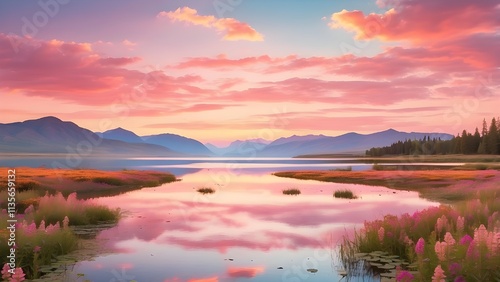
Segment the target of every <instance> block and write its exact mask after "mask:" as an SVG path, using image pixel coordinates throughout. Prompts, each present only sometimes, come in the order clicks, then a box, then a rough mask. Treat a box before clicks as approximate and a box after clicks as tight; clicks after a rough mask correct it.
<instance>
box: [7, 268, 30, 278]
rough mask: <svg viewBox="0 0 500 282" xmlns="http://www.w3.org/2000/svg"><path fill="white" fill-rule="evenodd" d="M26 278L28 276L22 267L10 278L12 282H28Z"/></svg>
mask: <svg viewBox="0 0 500 282" xmlns="http://www.w3.org/2000/svg"><path fill="white" fill-rule="evenodd" d="M24 276H26V274H24V272H23V269H22V268H20V267H17V268H16V269H15V270H14V274H13V275H12V277H11V278H10V282H21V281H24V280H26V279H25V278H24Z"/></svg>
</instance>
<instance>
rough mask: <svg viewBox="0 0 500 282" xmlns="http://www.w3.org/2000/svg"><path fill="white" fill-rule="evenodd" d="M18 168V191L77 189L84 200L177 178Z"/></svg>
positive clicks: (153, 173) (161, 174)
mask: <svg viewBox="0 0 500 282" xmlns="http://www.w3.org/2000/svg"><path fill="white" fill-rule="evenodd" d="M8 169H9V168H5V167H2V168H0V171H5V172H6V171H7V170H8ZM15 170H16V189H17V191H18V192H23V191H30V190H33V191H42V192H43V193H45V191H49V192H52V193H53V192H61V193H63V194H64V195H68V194H70V193H73V192H76V193H77V194H78V197H79V198H83V199H86V198H94V197H100V196H113V195H118V194H122V193H125V192H127V191H132V190H136V189H140V188H143V187H155V186H159V185H161V184H164V183H169V182H173V181H176V180H177V179H176V177H175V176H174V175H173V174H170V173H165V172H157V171H143V170H120V171H103V170H96V169H51V168H30V167H18V168H16V169H15ZM0 187H7V184H6V180H5V178H2V180H0Z"/></svg>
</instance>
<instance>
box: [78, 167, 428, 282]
mask: <svg viewBox="0 0 500 282" xmlns="http://www.w3.org/2000/svg"><path fill="white" fill-rule="evenodd" d="M199 187H211V188H214V189H215V190H216V192H215V193H214V194H207V195H202V194H200V193H198V192H196V189H197V188H199ZM290 187H294V188H298V189H300V190H301V192H302V194H301V195H299V196H286V195H283V194H282V190H283V189H287V188H290ZM342 188H349V189H351V190H352V191H353V192H354V193H355V194H357V195H358V196H359V197H360V198H359V199H356V200H346V199H336V198H334V197H333V196H332V194H333V191H334V190H336V189H342ZM393 192H394V191H393V190H389V189H385V188H381V187H371V186H363V185H350V184H334V183H322V182H316V181H301V180H296V179H288V178H279V177H275V176H272V175H270V174H269V173H256V172H255V171H250V172H248V171H246V170H244V169H239V170H230V169H229V170H228V169H227V168H220V167H218V166H217V165H214V167H212V168H210V169H208V168H207V169H202V170H200V171H198V172H196V173H193V174H187V175H184V176H183V180H182V181H180V182H175V183H170V184H166V185H164V186H161V187H157V188H148V189H143V190H140V191H134V192H130V193H127V194H123V195H119V196H115V197H111V198H101V199H100V200H99V201H101V202H103V203H105V204H107V205H109V206H113V207H121V208H122V209H125V210H126V211H127V213H126V215H125V217H124V218H123V219H121V220H120V222H119V224H118V225H117V226H116V227H114V228H111V229H108V230H105V231H103V232H101V233H100V234H99V239H102V240H104V241H105V242H106V244H107V247H108V248H111V250H112V254H107V255H102V256H100V257H97V258H96V259H95V261H84V262H81V263H79V264H77V266H76V269H75V271H74V273H84V274H85V278H86V279H89V280H91V281H111V280H112V279H115V281H121V280H119V278H117V277H116V276H117V275H118V276H120V275H121V276H124V275H125V276H126V279H128V280H126V279H125V278H123V279H122V280H126V281H130V280H133V279H135V280H137V281H152V282H153V281H162V282H163V281H246V280H248V281H339V280H340V279H341V278H342V276H340V275H338V274H337V272H336V267H337V266H339V265H340V263H339V262H338V261H336V259H335V246H336V245H337V244H338V242H339V240H340V238H341V237H342V235H344V234H346V232H349V231H352V228H353V227H355V226H357V227H360V226H361V224H362V223H363V221H364V220H373V219H376V218H380V217H381V216H383V215H384V214H387V213H396V214H401V213H404V212H411V213H412V212H414V211H416V210H421V209H424V208H426V207H429V206H431V205H435V204H433V203H430V202H428V201H426V200H423V199H420V198H419V197H418V195H417V194H416V193H414V192H406V191H397V192H396V193H395V194H394V193H393ZM307 269H318V272H317V273H311V272H308V271H307ZM131 277H132V278H131ZM365 278H366V277H365ZM363 279H364V278H363ZM351 281H354V280H351ZM360 281H361V280H360ZM365 281H370V279H368V280H365Z"/></svg>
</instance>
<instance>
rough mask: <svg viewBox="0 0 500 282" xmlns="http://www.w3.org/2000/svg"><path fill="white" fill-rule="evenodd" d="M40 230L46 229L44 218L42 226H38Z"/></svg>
mask: <svg viewBox="0 0 500 282" xmlns="http://www.w3.org/2000/svg"><path fill="white" fill-rule="evenodd" d="M38 230H40V231H45V220H43V219H42V221H41V222H40V226H38Z"/></svg>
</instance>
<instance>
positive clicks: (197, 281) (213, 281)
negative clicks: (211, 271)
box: [188, 276, 219, 282]
mask: <svg viewBox="0 0 500 282" xmlns="http://www.w3.org/2000/svg"><path fill="white" fill-rule="evenodd" d="M218 281H219V278H218V277H217V276H214V277H209V278H194V279H189V280H188V282H218Z"/></svg>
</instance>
